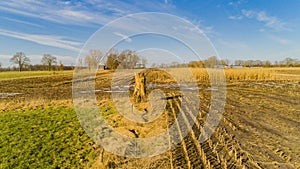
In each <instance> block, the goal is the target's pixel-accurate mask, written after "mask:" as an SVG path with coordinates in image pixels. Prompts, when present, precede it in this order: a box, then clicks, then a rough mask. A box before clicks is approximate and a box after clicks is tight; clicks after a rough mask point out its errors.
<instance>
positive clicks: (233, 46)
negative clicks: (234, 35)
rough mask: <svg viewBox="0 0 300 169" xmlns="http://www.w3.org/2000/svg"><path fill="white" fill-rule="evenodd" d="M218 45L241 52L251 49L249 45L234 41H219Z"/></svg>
mask: <svg viewBox="0 0 300 169" xmlns="http://www.w3.org/2000/svg"><path fill="white" fill-rule="evenodd" d="M217 43H219V44H220V45H221V46H223V47H226V48H231V49H239V50H241V49H243V50H244V49H249V46H248V45H246V44H245V43H243V42H240V41H233V40H231V41H228V40H223V39H218V40H217Z"/></svg>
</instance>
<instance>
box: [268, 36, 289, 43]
mask: <svg viewBox="0 0 300 169" xmlns="http://www.w3.org/2000/svg"><path fill="white" fill-rule="evenodd" d="M269 38H270V39H271V40H273V41H275V42H277V43H280V44H282V45H288V44H290V43H291V41H290V40H288V39H285V38H282V37H278V36H274V35H270V36H269Z"/></svg>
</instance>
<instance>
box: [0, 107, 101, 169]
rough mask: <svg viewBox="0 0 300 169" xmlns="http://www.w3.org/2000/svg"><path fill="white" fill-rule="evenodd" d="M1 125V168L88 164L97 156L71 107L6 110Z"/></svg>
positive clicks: (82, 165) (2, 115)
mask: <svg viewBox="0 0 300 169" xmlns="http://www.w3.org/2000/svg"><path fill="white" fill-rule="evenodd" d="M0 128H1V130H0V159H1V163H0V168H85V167H86V168H89V166H90V165H92V164H93V161H94V160H95V159H96V158H97V149H96V146H95V145H94V143H93V141H92V140H91V139H90V138H89V137H88V135H87V134H86V133H85V132H84V131H83V129H82V128H81V126H80V123H79V122H78V119H77V116H76V113H75V111H74V110H73V109H72V108H66V107H55V108H46V109H45V108H39V109H35V110H24V111H18V112H13V111H12V112H11V111H7V112H3V113H1V114H0Z"/></svg>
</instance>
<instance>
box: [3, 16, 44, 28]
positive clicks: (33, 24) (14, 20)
mask: <svg viewBox="0 0 300 169" xmlns="http://www.w3.org/2000/svg"><path fill="white" fill-rule="evenodd" d="M2 18H3V19H5V20H7V21H11V22H15V23H20V24H26V25H29V26H35V27H40V28H41V27H43V26H41V25H39V24H35V23H31V22H27V21H22V20H18V19H13V18H8V17H2Z"/></svg>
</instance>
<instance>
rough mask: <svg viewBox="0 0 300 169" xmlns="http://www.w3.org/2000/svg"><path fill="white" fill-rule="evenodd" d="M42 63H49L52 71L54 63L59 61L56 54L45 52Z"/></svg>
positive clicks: (49, 68) (48, 65)
mask: <svg viewBox="0 0 300 169" xmlns="http://www.w3.org/2000/svg"><path fill="white" fill-rule="evenodd" d="M42 63H43V64H44V65H47V67H48V70H49V71H51V70H52V66H53V64H56V63H57V58H56V57H55V56H52V55H50V54H44V55H43V57H42Z"/></svg>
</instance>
